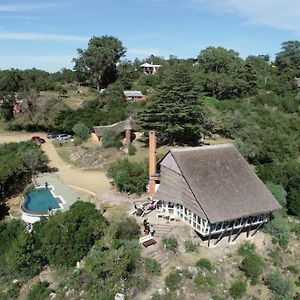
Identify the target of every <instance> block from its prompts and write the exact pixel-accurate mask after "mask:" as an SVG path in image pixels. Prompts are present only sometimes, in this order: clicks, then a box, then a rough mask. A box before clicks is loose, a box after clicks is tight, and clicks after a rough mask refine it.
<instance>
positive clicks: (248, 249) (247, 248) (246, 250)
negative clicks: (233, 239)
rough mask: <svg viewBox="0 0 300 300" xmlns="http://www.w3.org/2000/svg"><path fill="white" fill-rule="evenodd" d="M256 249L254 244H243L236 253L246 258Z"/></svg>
mask: <svg viewBox="0 0 300 300" xmlns="http://www.w3.org/2000/svg"><path fill="white" fill-rule="evenodd" d="M255 250H256V247H255V245H254V244H252V243H249V242H245V243H244V244H242V245H241V246H240V248H239V250H238V253H239V254H240V255H242V256H246V255H248V254H252V253H255Z"/></svg>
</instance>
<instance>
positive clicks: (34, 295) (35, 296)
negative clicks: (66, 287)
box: [26, 281, 51, 300]
mask: <svg viewBox="0 0 300 300" xmlns="http://www.w3.org/2000/svg"><path fill="white" fill-rule="evenodd" d="M50 293H51V290H50V289H49V288H48V283H47V282H41V281H40V282H38V283H36V284H35V285H34V286H33V287H32V288H31V289H30V290H29V292H28V294H27V297H26V299H27V300H44V299H46V298H47V297H48V296H49V294H50Z"/></svg>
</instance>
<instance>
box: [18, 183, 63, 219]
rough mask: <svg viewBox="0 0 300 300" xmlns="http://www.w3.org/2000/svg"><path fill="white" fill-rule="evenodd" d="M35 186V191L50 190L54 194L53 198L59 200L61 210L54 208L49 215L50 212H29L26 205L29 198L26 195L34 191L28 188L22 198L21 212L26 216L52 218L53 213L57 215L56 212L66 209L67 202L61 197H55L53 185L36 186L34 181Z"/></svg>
mask: <svg viewBox="0 0 300 300" xmlns="http://www.w3.org/2000/svg"><path fill="white" fill-rule="evenodd" d="M33 185H34V188H33V189H36V190H38V189H45V188H46V189H48V190H49V191H50V193H51V194H52V196H53V197H54V198H58V199H59V201H57V204H58V206H59V208H54V209H51V212H50V213H49V211H48V210H47V211H34V210H28V209H27V208H26V207H25V203H26V201H27V198H26V197H27V196H26V193H27V192H29V191H30V190H33V189H31V188H30V187H28V189H27V190H26V191H25V193H24V194H23V196H22V198H23V203H22V205H21V211H22V212H23V213H25V214H27V215H28V216H39V217H42V216H50V215H52V214H53V213H55V212H56V211H59V210H62V209H63V208H64V206H63V204H65V203H66V202H65V201H64V199H63V197H62V196H60V195H55V193H54V190H55V188H54V186H53V185H47V186H46V185H44V186H43V185H36V184H35V182H34V181H33Z"/></svg>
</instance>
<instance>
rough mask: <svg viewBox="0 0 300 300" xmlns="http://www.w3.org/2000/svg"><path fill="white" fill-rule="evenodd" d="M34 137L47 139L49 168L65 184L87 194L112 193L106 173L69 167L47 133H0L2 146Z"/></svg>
mask: <svg viewBox="0 0 300 300" xmlns="http://www.w3.org/2000/svg"><path fill="white" fill-rule="evenodd" d="M34 135H38V136H40V137H43V138H45V140H46V143H45V144H44V145H42V149H43V150H44V151H45V152H46V154H47V155H48V158H49V160H50V162H49V166H50V167H52V168H57V169H58V172H57V174H58V175H59V176H60V177H61V178H62V180H63V181H64V182H66V183H68V184H70V185H72V186H73V187H78V188H80V189H82V190H85V191H86V192H88V191H90V192H92V193H95V194H96V193H100V192H101V193H103V192H108V191H111V186H110V183H109V180H108V178H107V177H106V175H105V173H104V172H101V171H86V170H82V169H78V168H75V167H74V166H71V165H69V164H68V163H66V162H65V161H63V160H62V159H61V158H60V157H59V155H58V154H57V152H56V150H55V147H54V146H53V144H52V143H51V141H49V140H47V139H46V134H45V133H40V132H39V133H27V132H24V133H23V132H5V133H0V144H1V143H9V142H20V141H26V140H28V139H30V138H31V137H32V136H34Z"/></svg>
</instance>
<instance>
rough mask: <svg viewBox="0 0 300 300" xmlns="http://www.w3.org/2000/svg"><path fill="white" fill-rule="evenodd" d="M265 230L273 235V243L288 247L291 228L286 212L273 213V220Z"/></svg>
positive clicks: (283, 247)
mask: <svg viewBox="0 0 300 300" xmlns="http://www.w3.org/2000/svg"><path fill="white" fill-rule="evenodd" d="M264 231H265V232H267V233H269V234H271V235H272V236H273V240H272V241H273V243H275V244H279V246H280V247H281V248H282V249H285V248H286V247H287V245H288V237H289V234H290V228H289V224H288V221H287V216H286V215H285V213H283V212H275V213H273V214H272V218H271V220H270V221H269V222H268V223H267V224H266V226H265V227H264Z"/></svg>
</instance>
